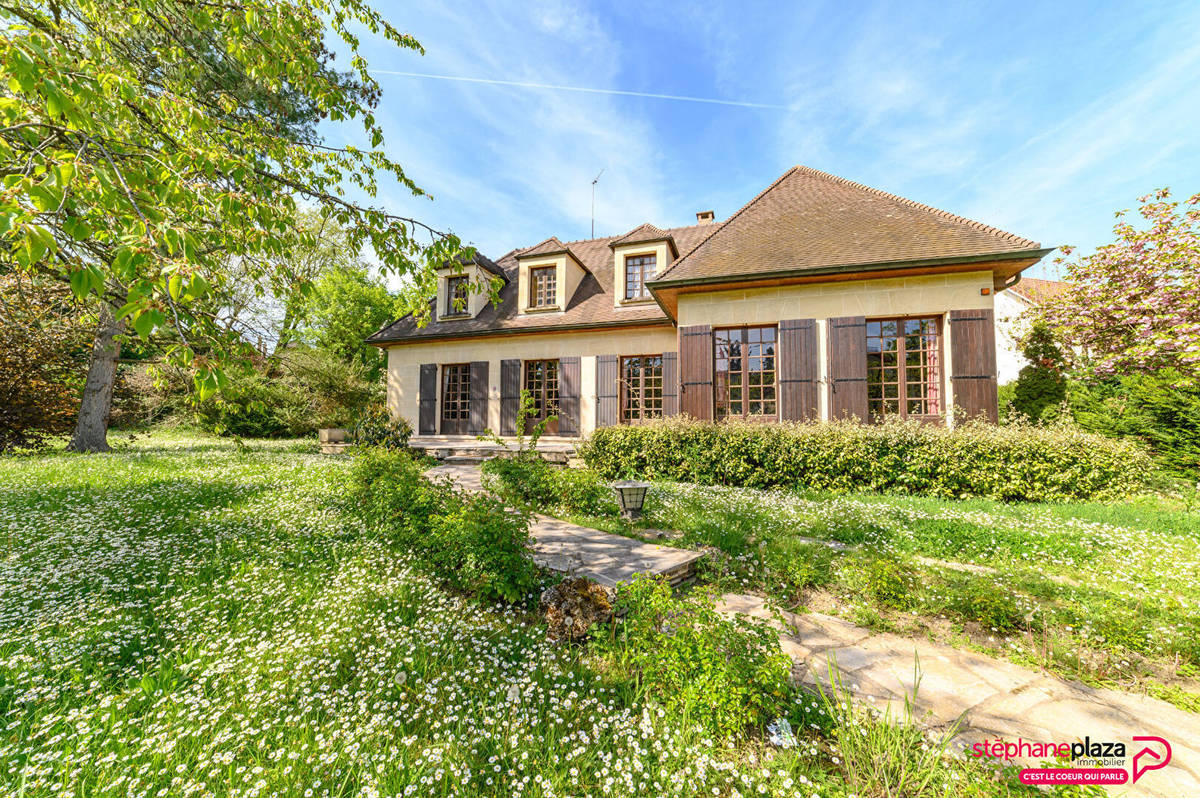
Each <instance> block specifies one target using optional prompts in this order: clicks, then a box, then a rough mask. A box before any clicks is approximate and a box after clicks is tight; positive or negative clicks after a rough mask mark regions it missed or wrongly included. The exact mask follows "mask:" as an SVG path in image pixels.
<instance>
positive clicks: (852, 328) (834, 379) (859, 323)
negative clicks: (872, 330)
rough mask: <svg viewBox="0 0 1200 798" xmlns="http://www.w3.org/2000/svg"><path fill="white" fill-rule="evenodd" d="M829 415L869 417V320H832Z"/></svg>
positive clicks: (861, 317)
mask: <svg viewBox="0 0 1200 798" xmlns="http://www.w3.org/2000/svg"><path fill="white" fill-rule="evenodd" d="M829 417H830V418H832V419H843V418H856V419H858V420H859V421H866V420H867V320H866V317H864V316H842V317H840V318H835V319H830V320H829Z"/></svg>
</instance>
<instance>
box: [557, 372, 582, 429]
mask: <svg viewBox="0 0 1200 798" xmlns="http://www.w3.org/2000/svg"><path fill="white" fill-rule="evenodd" d="M558 433H559V434H560V435H578V434H579V358H578V357H563V358H559V360H558Z"/></svg>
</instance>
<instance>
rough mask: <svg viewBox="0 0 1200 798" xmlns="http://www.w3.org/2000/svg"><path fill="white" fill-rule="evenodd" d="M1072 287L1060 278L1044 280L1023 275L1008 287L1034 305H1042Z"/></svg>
mask: <svg viewBox="0 0 1200 798" xmlns="http://www.w3.org/2000/svg"><path fill="white" fill-rule="evenodd" d="M1070 287H1071V284H1070V283H1064V282H1061V281H1059V280H1042V279H1039V278H1037V277H1022V278H1021V281H1020V282H1019V283H1017V284H1016V285H1014V286H1013V287H1012V288H1010V289H1008V290H1009V291H1012V292H1014V293H1017V294H1020V295H1021V296H1023V297H1024V298H1025V299H1027V300H1029V302H1031V303H1032V304H1034V305H1040V304H1041V303H1042V302H1045V301H1046V300H1047V299H1049V298H1050V297H1052V296H1056V295H1058V294H1061V293H1062V292H1063V291H1066V290H1067V289H1069V288H1070Z"/></svg>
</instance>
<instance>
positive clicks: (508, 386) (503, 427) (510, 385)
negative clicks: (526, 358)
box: [500, 360, 521, 435]
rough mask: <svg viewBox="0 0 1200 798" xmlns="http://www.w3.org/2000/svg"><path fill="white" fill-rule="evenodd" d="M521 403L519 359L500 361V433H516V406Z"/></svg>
mask: <svg viewBox="0 0 1200 798" xmlns="http://www.w3.org/2000/svg"><path fill="white" fill-rule="evenodd" d="M520 405H521V361H520V360H501V361H500V434H501V435H516V434H517V408H519V407H520Z"/></svg>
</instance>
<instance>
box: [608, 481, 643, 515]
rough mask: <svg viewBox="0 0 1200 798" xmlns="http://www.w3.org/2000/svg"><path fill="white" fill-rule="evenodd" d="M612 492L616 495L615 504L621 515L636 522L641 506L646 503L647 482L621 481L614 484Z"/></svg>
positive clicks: (640, 513)
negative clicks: (618, 506) (619, 508)
mask: <svg viewBox="0 0 1200 798" xmlns="http://www.w3.org/2000/svg"><path fill="white" fill-rule="evenodd" d="M612 488H613V491H614V492H615V493H616V494H617V504H618V505H620V507H621V515H623V516H624V517H625V518H627V519H628V520H630V521H636V520H637V519H638V518H640V517H641V515H642V505H643V504H644V503H645V501H646V491H647V490H648V489H649V488H650V483H649V482H634V481H632V480H628V479H626V480H623V481H621V482H614V483H613V485H612Z"/></svg>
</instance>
